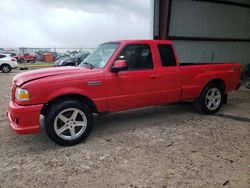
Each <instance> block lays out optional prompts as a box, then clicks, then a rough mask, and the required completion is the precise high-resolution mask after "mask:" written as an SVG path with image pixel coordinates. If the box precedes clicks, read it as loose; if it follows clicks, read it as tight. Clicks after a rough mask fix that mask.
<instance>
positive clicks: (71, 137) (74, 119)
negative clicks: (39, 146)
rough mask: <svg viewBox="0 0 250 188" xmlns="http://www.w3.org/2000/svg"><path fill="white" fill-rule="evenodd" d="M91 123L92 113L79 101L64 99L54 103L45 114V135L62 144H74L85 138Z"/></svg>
mask: <svg viewBox="0 0 250 188" xmlns="http://www.w3.org/2000/svg"><path fill="white" fill-rule="evenodd" d="M92 124H93V117H92V113H91V112H90V110H89V108H88V107H86V106H83V104H82V103H81V102H80V101H74V100H65V101H61V102H57V103H54V104H52V105H51V106H50V107H49V109H48V110H47V113H46V114H45V130H46V133H47V135H48V136H49V138H50V139H51V140H52V141H54V142H55V143H57V144H59V145H63V146H71V145H76V144H78V143H80V142H81V141H82V140H84V139H85V138H87V136H88V135H89V133H90V132H91V129H92Z"/></svg>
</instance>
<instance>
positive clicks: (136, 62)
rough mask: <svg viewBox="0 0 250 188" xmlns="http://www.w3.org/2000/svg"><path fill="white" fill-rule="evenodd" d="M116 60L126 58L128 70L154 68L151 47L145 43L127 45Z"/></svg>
mask: <svg viewBox="0 0 250 188" xmlns="http://www.w3.org/2000/svg"><path fill="white" fill-rule="evenodd" d="M116 60H126V61H127V64H128V70H144V69H153V60H152V55H151V51H150V47H149V46H148V45H145V44H136V45H128V46H126V47H125V48H124V49H123V50H122V52H121V53H120V54H119V55H118V57H117V58H116Z"/></svg>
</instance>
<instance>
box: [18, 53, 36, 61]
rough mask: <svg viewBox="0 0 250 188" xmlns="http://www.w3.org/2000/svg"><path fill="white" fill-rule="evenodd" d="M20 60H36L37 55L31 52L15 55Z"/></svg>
mask: <svg viewBox="0 0 250 188" xmlns="http://www.w3.org/2000/svg"><path fill="white" fill-rule="evenodd" d="M15 58H16V59H17V61H18V62H20V63H23V62H25V61H26V62H36V60H37V56H35V55H30V54H24V55H18V56H15Z"/></svg>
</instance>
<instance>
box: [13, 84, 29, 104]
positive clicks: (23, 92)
mask: <svg viewBox="0 0 250 188" xmlns="http://www.w3.org/2000/svg"><path fill="white" fill-rule="evenodd" d="M15 96H16V99H17V100H19V101H28V100H30V97H29V92H28V90H27V89H22V88H19V87H17V88H16V93H15Z"/></svg>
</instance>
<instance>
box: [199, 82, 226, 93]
mask: <svg viewBox="0 0 250 188" xmlns="http://www.w3.org/2000/svg"><path fill="white" fill-rule="evenodd" d="M212 83H213V84H217V85H218V86H220V87H221V88H222V89H223V91H226V82H225V80H223V79H222V78H213V79H212V80H209V81H208V82H207V83H206V84H205V85H204V86H203V88H202V90H201V91H200V94H201V92H202V91H203V90H204V89H205V88H206V87H207V86H208V85H209V84H212Z"/></svg>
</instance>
